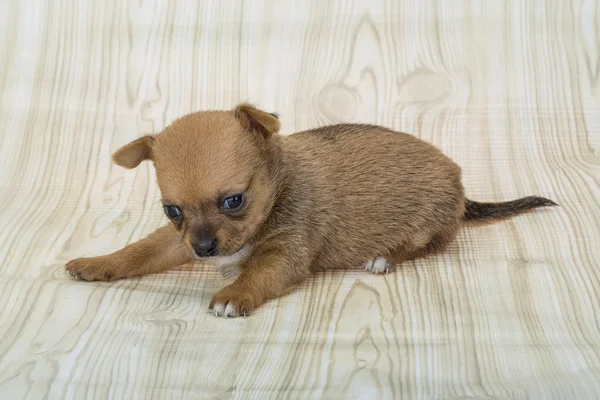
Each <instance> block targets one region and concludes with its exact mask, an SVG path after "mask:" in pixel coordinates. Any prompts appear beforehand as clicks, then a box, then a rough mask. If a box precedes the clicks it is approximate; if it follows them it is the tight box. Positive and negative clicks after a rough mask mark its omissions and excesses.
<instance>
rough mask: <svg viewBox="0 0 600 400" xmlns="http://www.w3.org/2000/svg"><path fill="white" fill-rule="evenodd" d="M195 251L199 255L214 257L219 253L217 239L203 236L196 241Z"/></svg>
mask: <svg viewBox="0 0 600 400" xmlns="http://www.w3.org/2000/svg"><path fill="white" fill-rule="evenodd" d="M194 252H195V253H196V255H197V256H198V257H213V256H216V255H217V239H215V238H212V237H211V238H203V239H198V240H197V241H196V242H195V243H194Z"/></svg>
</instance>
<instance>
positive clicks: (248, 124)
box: [234, 103, 281, 139]
mask: <svg viewBox="0 0 600 400" xmlns="http://www.w3.org/2000/svg"><path fill="white" fill-rule="evenodd" d="M234 113H235V117H236V118H237V120H238V121H240V124H242V126H243V127H244V128H246V129H247V130H249V131H256V132H259V133H260V134H262V135H263V137H264V138H265V139H268V138H269V137H271V135H272V134H274V133H277V132H279V127H280V126H281V124H280V123H279V119H277V114H271V113H268V112H265V111H262V110H259V109H258V108H256V107H254V106H253V105H251V104H248V103H243V104H240V105H238V106H237V107H236V108H235V111H234Z"/></svg>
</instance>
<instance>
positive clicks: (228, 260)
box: [206, 244, 252, 278]
mask: <svg viewBox="0 0 600 400" xmlns="http://www.w3.org/2000/svg"><path fill="white" fill-rule="evenodd" d="M251 251H252V245H250V244H246V245H244V247H242V248H241V249H239V250H238V251H237V253H234V254H232V255H230V256H226V257H210V258H207V259H206V262H207V263H208V264H212V265H214V266H215V267H217V269H218V270H219V272H220V273H221V275H223V276H224V277H225V278H236V277H237V276H238V275H239V274H241V273H242V268H241V266H240V265H241V263H242V262H243V261H244V260H245V259H246V258H247V257H248V255H250V252H251Z"/></svg>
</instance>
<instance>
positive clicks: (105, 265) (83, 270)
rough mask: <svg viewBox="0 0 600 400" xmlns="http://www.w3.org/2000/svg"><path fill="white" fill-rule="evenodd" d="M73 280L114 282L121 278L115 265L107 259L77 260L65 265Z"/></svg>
mask: <svg viewBox="0 0 600 400" xmlns="http://www.w3.org/2000/svg"><path fill="white" fill-rule="evenodd" d="M65 270H66V271H67V273H68V274H69V275H71V276H72V277H73V278H75V279H77V280H79V279H81V280H83V281H105V282H108V281H114V280H116V279H119V278H121V276H119V274H118V271H117V270H116V268H115V267H114V265H113V264H112V263H111V262H110V261H109V260H107V259H106V258H105V257H92V258H77V259H75V260H71V261H69V262H68V263H67V265H65Z"/></svg>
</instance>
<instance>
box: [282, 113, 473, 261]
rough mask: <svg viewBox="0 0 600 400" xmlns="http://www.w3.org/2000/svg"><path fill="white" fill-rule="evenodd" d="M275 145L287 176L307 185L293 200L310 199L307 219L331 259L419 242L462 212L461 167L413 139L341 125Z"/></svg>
mask: <svg viewBox="0 0 600 400" xmlns="http://www.w3.org/2000/svg"><path fill="white" fill-rule="evenodd" d="M282 142H283V148H284V152H285V153H286V154H287V155H288V157H289V159H290V161H291V163H292V164H294V166H293V167H292V168H291V171H290V173H292V174H293V175H294V176H295V178H296V179H297V180H298V181H302V180H304V181H306V180H307V181H308V182H303V184H302V186H303V187H305V188H306V187H307V186H309V187H310V190H303V191H302V193H299V194H298V195H297V200H299V201H308V202H310V203H311V206H310V207H309V208H310V212H311V213H312V214H313V215H312V217H311V218H310V220H312V221H318V227H319V228H320V229H316V231H320V232H321V234H322V235H321V236H323V238H322V240H323V243H324V245H325V246H326V247H327V250H329V252H330V253H331V252H333V253H335V252H339V256H338V257H336V260H335V262H336V263H339V261H340V260H339V257H342V258H348V259H347V260H343V261H344V262H356V261H357V260H355V258H358V257H364V255H365V254H366V255H369V254H371V255H372V256H378V255H381V254H383V253H385V252H389V251H391V250H392V249H393V248H395V247H397V246H403V245H409V243H407V242H410V241H411V240H413V238H415V237H417V236H422V237H423V238H422V240H421V241H423V242H426V241H427V240H428V239H429V238H430V237H431V236H433V235H435V234H437V233H438V232H442V231H444V230H445V229H446V228H447V227H450V226H451V228H450V230H453V229H454V227H455V226H456V225H457V224H458V222H459V221H460V219H461V217H462V215H463V213H464V191H463V187H462V184H461V171H460V168H459V167H458V166H457V165H456V164H455V163H454V162H453V161H452V160H450V159H449V158H448V157H446V156H445V155H444V154H443V153H442V152H441V151H439V150H438V149H437V148H435V147H434V146H432V145H430V144H428V143H426V142H424V141H422V140H420V139H418V138H416V137H414V136H411V135H408V134H405V133H400V132H395V131H391V130H389V129H386V128H383V127H378V126H372V125H353V124H343V125H332V126H326V127H322V128H318V129H314V130H310V131H305V132H299V133H296V134H293V135H290V136H287V137H285V138H283V140H282ZM390 232H391V233H392V234H390ZM315 234H316V233H315ZM330 238H337V239H336V240H334V241H331V239H330ZM339 238H343V240H342V241H340V239H339ZM342 254H346V255H345V256H342Z"/></svg>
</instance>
